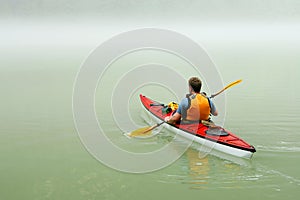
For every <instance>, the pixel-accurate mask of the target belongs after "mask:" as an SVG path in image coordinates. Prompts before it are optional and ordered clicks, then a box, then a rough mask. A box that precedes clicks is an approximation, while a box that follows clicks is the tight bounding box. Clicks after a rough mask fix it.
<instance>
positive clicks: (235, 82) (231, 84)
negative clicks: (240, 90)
mask: <svg viewBox="0 0 300 200" xmlns="http://www.w3.org/2000/svg"><path fill="white" fill-rule="evenodd" d="M240 82H242V80H241V79H239V80H237V81H234V82H232V83H230V84H228V85H227V86H226V87H224V88H223V89H222V90H220V91H219V92H217V93H216V94H213V95H211V96H210V98H214V97H215V96H217V95H219V94H221V93H222V92H224V91H225V90H227V89H228V88H230V87H232V86H234V85H236V84H238V83H240Z"/></svg>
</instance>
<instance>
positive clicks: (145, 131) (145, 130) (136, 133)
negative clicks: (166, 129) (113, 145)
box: [128, 126, 152, 137]
mask: <svg viewBox="0 0 300 200" xmlns="http://www.w3.org/2000/svg"><path fill="white" fill-rule="evenodd" d="M151 128H152V127H151V126H147V127H143V128H139V129H137V130H135V131H132V132H131V133H129V134H128V136H130V137H137V136H148V135H151V134H152V131H151V130H149V129H151Z"/></svg>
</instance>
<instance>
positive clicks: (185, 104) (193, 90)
mask: <svg viewBox="0 0 300 200" xmlns="http://www.w3.org/2000/svg"><path fill="white" fill-rule="evenodd" d="M188 85H189V94H187V95H186V97H185V98H183V99H182V100H181V102H180V104H179V107H178V109H177V110H176V112H175V114H173V115H172V116H168V117H166V118H165V122H167V123H169V124H175V123H176V122H179V121H180V120H182V122H187V123H193V122H195V123H196V122H199V121H202V120H204V121H210V114H212V115H214V116H217V115H218V111H217V109H216V107H215V105H214V103H213V102H212V101H211V99H210V98H208V97H207V96H206V94H205V93H200V90H201V86H202V82H201V80H200V79H199V78H198V77H191V78H190V79H189V81H188Z"/></svg>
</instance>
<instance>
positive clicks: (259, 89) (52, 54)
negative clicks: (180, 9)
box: [0, 25, 300, 200]
mask: <svg viewBox="0 0 300 200" xmlns="http://www.w3.org/2000/svg"><path fill="white" fill-rule="evenodd" d="M7 26H8V25H7ZM43 27H44V26H43V25H41V26H39V25H37V27H35V28H36V29H25V30H22V29H21V28H22V27H21V28H20V31H21V35H17V34H16V33H15V32H14V31H12V32H11V34H15V35H13V36H12V39H11V41H14V43H9V42H7V43H6V44H5V45H4V46H1V49H0V51H1V56H0V65H1V68H0V80H1V84H0V91H1V105H0V108H1V113H0V121H1V126H0V134H1V140H0V143H1V144H0V157H1V164H0V173H1V178H0V186H1V187H0V188H1V189H0V198H1V199H186V198H188V199H193V198H202V199H204V198H209V199H217V198H222V199H240V198H243V199H286V200H287V199H291V200H292V199H295V198H296V197H297V196H298V195H299V194H300V193H299V189H300V174H299V167H298V166H299V165H300V159H299V158H300V156H299V153H300V135H299V128H300V125H299V122H298V120H299V117H300V114H299V113H300V94H299V90H300V87H299V83H298V78H299V74H300V68H299V65H300V61H299V50H300V46H299V41H298V40H295V38H286V36H285V35H282V36H281V35H277V36H276V37H278V38H281V40H276V41H275V40H273V39H272V38H271V39H270V38H268V37H267V36H268V34H263V36H262V38H257V39H255V38H251V39H249V40H247V37H246V36H245V38H242V39H235V37H234V36H231V37H224V38H222V37H218V38H214V37H215V36H210V37H209V36H208V35H209V34H207V33H202V32H201V29H200V30H188V29H184V28H177V29H176V30H178V31H179V32H180V31H182V32H184V33H185V34H187V35H189V36H191V38H192V39H193V40H195V41H197V42H200V43H201V44H204V46H205V48H206V49H207V51H208V53H209V54H210V56H211V58H212V59H213V60H214V62H215V64H216V65H217V67H218V70H219V72H220V74H221V76H222V78H223V81H224V84H227V83H229V82H232V81H234V80H236V79H240V78H241V79H243V83H242V84H240V85H239V86H235V87H234V88H232V89H231V90H230V91H228V92H227V101H226V120H225V127H226V128H227V129H229V130H231V131H233V132H234V133H236V134H237V135H239V136H241V137H242V138H243V139H245V140H246V141H248V142H249V143H251V144H252V145H254V146H255V147H256V149H257V152H256V153H255V154H254V157H253V158H252V160H251V161H249V162H246V164H243V165H240V164H238V163H236V162H232V161H230V160H227V159H224V158H223V159H222V158H219V157H216V156H213V155H208V156H205V157H202V156H199V152H198V151H197V149H196V147H195V146H194V147H190V148H189V149H188V150H187V151H186V152H185V153H184V155H183V156H182V157H181V158H179V159H178V160H177V161H176V162H174V163H173V164H171V165H170V166H168V167H166V168H164V169H161V170H158V171H155V172H152V173H147V174H130V173H124V172H119V171H116V170H113V169H111V168H109V167H107V166H105V165H103V164H102V163H100V162H99V161H97V160H96V159H94V158H93V156H91V155H90V154H89V153H88V152H87V151H86V149H85V148H84V146H83V145H82V143H81V142H80V139H79V137H78V134H77V131H76V129H75V125H74V122H73V114H72V92H73V84H74V81H75V78H76V74H77V72H78V70H79V68H80V65H81V63H82V62H83V61H84V59H86V57H87V56H88V55H89V52H90V51H91V50H93V49H94V48H95V47H96V46H97V45H98V44H99V43H101V42H102V41H104V40H105V39H107V38H109V37H111V35H110V33H113V34H117V33H119V32H121V31H122V30H121V29H117V30H116V31H115V30H114V29H110V30H109V31H108V30H106V31H104V33H103V32H99V29H90V30H92V31H91V32H93V31H95V32H97V31H98V32H97V33H98V34H99V37H98V40H97V41H96V42H94V41H92V39H86V38H84V39H82V40H81V41H80V42H81V43H82V44H85V43H86V45H85V46H84V45H82V44H78V43H76V42H75V41H76V40H75V39H78V38H80V35H79V34H78V33H77V35H76V36H72V35H68V34H65V35H63V36H61V35H60V36H59V37H57V38H54V39H53V38H52V40H53V42H51V41H47V38H48V37H47V36H49V35H47V34H45V33H46V32H48V31H50V32H51V30H52V29H51V30H50V28H49V30H48V29H47V30H44V29H43ZM50 27H53V25H51V26H50ZM13 28H14V30H18V28H16V26H13ZM23 28H24V27H23ZM58 28H59V27H58ZM58 28H57V29H58ZM171 28H172V27H171ZM31 30H36V31H37V33H35V34H33V36H31V37H29V39H31V41H30V40H29V41H27V40H26V36H28V33H29V32H30V31H31ZM205 30H206V29H205ZM64 31H66V29H65V30H64ZM206 31H207V32H208V30H206ZM211 31H212V32H214V30H211ZM7 33H10V32H9V31H7ZM84 33H86V32H84ZM22 34H23V35H22ZM26 34H27V35H26ZM43 34H44V35H43ZM29 35H30V34H29ZM197 35H198V36H197ZM229 35H230V34H229V32H228V33H227V36H229ZM35 36H39V37H37V38H35ZM68 36H70V37H68ZM93 37H94V38H97V34H95V33H93ZM50 38H51V37H50ZM74 38H75V39H74ZM87 38H88V37H87ZM14 39H16V40H14ZM73 39H74V40H73ZM66 40H67V41H66ZM150 56H153V54H150ZM162 56H163V55H162ZM150 58H151V57H150ZM152 58H153V57H152ZM139 59H140V61H144V60H143V59H145V60H146V59H149V57H148V58H146V57H145V58H143V57H139ZM132 60H134V59H132ZM170 62H171V63H172V60H171V61H170ZM173 62H174V61H173ZM128 63H129V64H130V62H129V61H126V62H125V61H124V65H126V64H128ZM121 64H122V63H121ZM182 65H183V64H182ZM177 67H178V66H177ZM178 69H179V70H180V65H179V67H178ZM115 70H116V71H115V73H114V72H113V73H112V74H111V75H109V73H108V77H105V78H107V79H108V80H107V81H109V79H111V80H113V79H114V78H116V77H114V76H117V75H118V71H117V70H118V69H117V68H116V69H115ZM181 70H182V69H181ZM182 73H183V75H184V76H186V77H188V76H190V75H191V74H192V73H193V72H191V71H187V72H185V71H184V70H182ZM101 84H107V82H104V83H100V86H99V87H101ZM128 84H130V83H128ZM142 89H143V88H141V90H142ZM144 90H145V91H144V92H148V94H151V95H155V94H156V95H155V96H153V98H156V99H162V100H165V101H167V100H168V99H166V96H165V95H164V94H163V93H162V92H157V93H156V92H153V90H152V89H151V88H150V89H149V88H148V89H147V88H145V89H144ZM138 92H139V91H136V93H138ZM106 93H107V94H109V93H110V91H109V88H108V89H107V91H106ZM182 95H184V94H182ZM105 98H106V96H105V94H102V93H101V94H99V93H97V94H96V100H97V99H98V100H99V101H97V102H96V109H100V108H101V105H102V102H104V101H105ZM136 99H137V97H135V96H134V97H133V100H132V101H136ZM216 104H217V105H218V100H217V99H216ZM101 109H104V111H105V108H101ZM106 109H107V112H109V110H110V109H109V108H106ZM129 110H130V112H131V115H132V118H133V120H135V121H136V122H137V124H139V125H141V126H142V125H144V126H145V125H147V123H146V122H145V121H143V120H142V119H141V118H140V104H131V105H130V108H129ZM221 110H222V109H221ZM104 111H103V112H104ZM96 112H97V114H98V116H99V119H100V121H101V120H105V119H101V116H103V115H102V114H103V112H101V111H99V110H97V111H96ZM215 120H216V121H218V119H217V118H216V119H215ZM104 124H105V130H106V133H105V134H106V135H107V136H108V137H110V138H111V139H112V141H113V142H114V143H116V144H117V145H119V146H120V147H122V148H124V149H127V150H131V151H137V152H145V151H147V150H150V151H151V150H153V149H157V148H160V147H162V146H164V145H165V144H167V143H168V142H169V141H170V140H171V139H172V135H170V133H166V132H162V134H161V135H158V136H157V137H155V138H152V139H151V140H147V141H134V142H133V141H131V140H128V139H127V138H125V137H124V136H123V135H122V132H121V131H120V130H119V128H118V127H117V126H115V123H114V122H112V121H110V120H107V121H104ZM107 153H109V152H107ZM200 155H201V152H200ZM136 165H138V163H136Z"/></svg>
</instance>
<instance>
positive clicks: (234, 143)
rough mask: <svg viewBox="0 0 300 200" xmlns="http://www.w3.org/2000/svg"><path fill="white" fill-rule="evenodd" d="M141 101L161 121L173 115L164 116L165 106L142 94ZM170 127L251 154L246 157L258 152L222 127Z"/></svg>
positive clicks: (201, 125)
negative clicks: (163, 109)
mask: <svg viewBox="0 0 300 200" xmlns="http://www.w3.org/2000/svg"><path fill="white" fill-rule="evenodd" d="M140 100H141V102H142V104H143V106H144V107H145V109H146V110H148V111H149V112H150V113H152V115H154V116H155V117H156V118H157V119H159V120H162V121H163V120H164V118H165V117H167V116H169V115H171V113H169V114H164V113H163V112H162V108H164V106H163V104H161V103H160V102H157V101H154V100H152V99H150V98H147V97H146V96H143V95H142V94H141V95H140ZM153 105H155V106H153ZM168 125H169V126H172V127H174V128H176V129H179V130H181V131H182V132H183V133H184V134H186V135H193V136H197V137H196V138H198V137H199V139H201V138H202V139H205V140H209V141H212V142H215V143H218V144H220V145H223V146H227V147H232V148H233V149H239V150H242V151H247V152H249V155H248V154H247V156H245V157H251V156H252V154H253V153H254V152H256V150H255V148H254V147H253V146H252V145H250V144H248V143H247V142H246V141H244V140H242V139H241V138H239V137H238V136H236V135H234V134H233V133H231V132H230V131H228V130H225V129H223V128H222V127H216V128H210V127H208V126H205V125H203V124H202V123H193V124H184V123H178V124H175V125H171V124H168ZM232 148H229V149H232ZM227 149H228V148H227ZM230 151H231V150H230Z"/></svg>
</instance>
